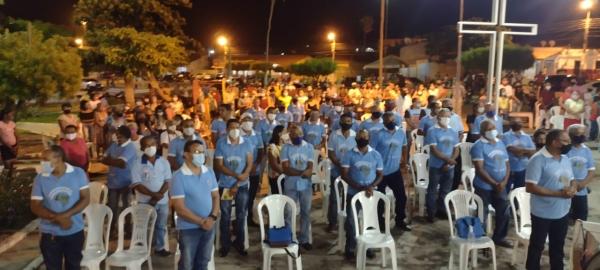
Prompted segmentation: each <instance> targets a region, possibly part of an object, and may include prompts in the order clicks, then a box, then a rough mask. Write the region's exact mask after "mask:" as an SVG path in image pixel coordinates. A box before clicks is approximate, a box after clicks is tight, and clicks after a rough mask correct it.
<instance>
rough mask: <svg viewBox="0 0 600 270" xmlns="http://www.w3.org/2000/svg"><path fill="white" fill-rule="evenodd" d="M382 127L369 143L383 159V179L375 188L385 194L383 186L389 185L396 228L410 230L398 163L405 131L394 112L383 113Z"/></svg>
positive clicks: (400, 157)
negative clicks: (405, 219)
mask: <svg viewBox="0 0 600 270" xmlns="http://www.w3.org/2000/svg"><path fill="white" fill-rule="evenodd" d="M383 126H384V128H383V129H381V130H379V131H378V132H377V133H375V134H373V137H372V138H371V145H372V146H373V147H374V148H375V150H377V152H379V154H380V155H381V157H382V159H383V181H382V182H381V184H379V185H378V186H377V190H378V191H379V192H381V193H384V194H385V188H386V187H390V189H391V190H392V191H393V192H394V197H395V198H396V209H394V211H395V213H396V228H397V229H399V230H401V231H411V228H410V227H409V226H408V225H407V224H406V223H405V222H404V218H406V210H405V209H406V191H405V190H404V179H402V171H401V170H400V163H402V153H403V151H404V150H405V149H406V144H407V142H406V133H405V132H404V130H403V129H402V128H400V127H399V126H397V125H396V122H394V114H393V113H391V112H386V113H385V114H383ZM382 206H383V205H380V207H379V209H378V210H379V217H380V219H379V223H380V224H384V223H383V222H384V220H383V218H382V217H383V211H384V208H383V207H382Z"/></svg>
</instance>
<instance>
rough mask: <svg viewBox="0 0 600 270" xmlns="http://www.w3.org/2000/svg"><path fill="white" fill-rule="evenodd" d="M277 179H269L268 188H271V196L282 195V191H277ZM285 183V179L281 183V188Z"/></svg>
mask: <svg viewBox="0 0 600 270" xmlns="http://www.w3.org/2000/svg"><path fill="white" fill-rule="evenodd" d="M277 178H278V177H273V178H271V177H269V186H270V187H271V194H282V193H283V191H282V190H279V187H278V186H277ZM284 183H285V178H284V179H283V180H282V181H281V187H283V184H284Z"/></svg>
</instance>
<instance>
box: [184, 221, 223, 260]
mask: <svg viewBox="0 0 600 270" xmlns="http://www.w3.org/2000/svg"><path fill="white" fill-rule="evenodd" d="M215 226H216V224H215ZM215 226H213V227H212V229H210V230H209V231H205V230H203V229H200V228H198V229H188V230H179V239H178V240H179V250H180V251H181V257H180V258H179V263H178V268H179V270H192V269H193V270H205V269H208V262H210V259H211V254H212V249H213V246H214V239H215Z"/></svg>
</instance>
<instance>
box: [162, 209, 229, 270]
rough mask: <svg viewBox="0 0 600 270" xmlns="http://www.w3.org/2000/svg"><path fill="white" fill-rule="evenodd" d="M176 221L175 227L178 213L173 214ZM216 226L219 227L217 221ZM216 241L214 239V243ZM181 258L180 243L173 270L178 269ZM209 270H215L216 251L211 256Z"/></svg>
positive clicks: (174, 257)
mask: <svg viewBox="0 0 600 270" xmlns="http://www.w3.org/2000/svg"><path fill="white" fill-rule="evenodd" d="M173 216H174V219H175V226H177V219H178V218H179V217H178V216H177V213H173ZM214 226H219V223H217V222H216V221H215V225H214ZM214 241H215V240H214V239H213V242H214ZM179 257H181V250H179V243H177V248H175V255H174V256H173V269H177V268H178V265H179ZM208 270H215V249H214V248H213V249H212V253H211V254H210V261H209V262H208Z"/></svg>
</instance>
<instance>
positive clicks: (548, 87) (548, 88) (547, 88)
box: [544, 85, 552, 91]
mask: <svg viewBox="0 0 600 270" xmlns="http://www.w3.org/2000/svg"><path fill="white" fill-rule="evenodd" d="M544 89H546V90H547V91H550V89H552V86H551V85H546V87H544Z"/></svg>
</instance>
